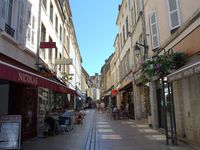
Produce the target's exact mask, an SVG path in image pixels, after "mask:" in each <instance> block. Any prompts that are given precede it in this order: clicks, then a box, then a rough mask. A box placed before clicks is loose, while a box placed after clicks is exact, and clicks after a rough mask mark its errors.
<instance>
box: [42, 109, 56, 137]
mask: <svg viewBox="0 0 200 150" xmlns="http://www.w3.org/2000/svg"><path fill="white" fill-rule="evenodd" d="M44 122H45V123H46V124H48V125H49V127H50V129H49V130H48V134H53V133H54V132H55V131H56V121H55V119H53V118H52V116H51V115H50V113H49V112H48V111H47V112H46V115H45V118H44Z"/></svg>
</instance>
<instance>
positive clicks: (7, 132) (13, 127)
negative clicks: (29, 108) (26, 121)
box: [0, 115, 22, 149]
mask: <svg viewBox="0 0 200 150" xmlns="http://www.w3.org/2000/svg"><path fill="white" fill-rule="evenodd" d="M21 120H22V117H21V116H20V115H2V116H0V149H20V146H21Z"/></svg>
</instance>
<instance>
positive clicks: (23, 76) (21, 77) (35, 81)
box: [18, 72, 38, 85]
mask: <svg viewBox="0 0 200 150" xmlns="http://www.w3.org/2000/svg"><path fill="white" fill-rule="evenodd" d="M18 80H19V81H22V82H24V83H27V84H31V85H37V84H38V78H36V77H33V76H31V75H29V74H26V73H23V72H18Z"/></svg>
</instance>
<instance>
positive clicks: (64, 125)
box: [58, 117, 71, 133]
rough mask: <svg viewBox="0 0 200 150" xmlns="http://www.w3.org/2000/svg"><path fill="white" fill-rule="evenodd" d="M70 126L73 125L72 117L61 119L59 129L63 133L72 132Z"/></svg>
mask: <svg viewBox="0 0 200 150" xmlns="http://www.w3.org/2000/svg"><path fill="white" fill-rule="evenodd" d="M70 125H71V120H70V117H59V123H58V128H59V129H61V130H62V131H63V133H66V132H67V131H70V130H71V129H70Z"/></svg>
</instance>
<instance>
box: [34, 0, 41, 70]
mask: <svg viewBox="0 0 200 150" xmlns="http://www.w3.org/2000/svg"><path fill="white" fill-rule="evenodd" d="M38 8H39V10H38V31H37V33H38V34H37V51H36V64H35V65H36V66H37V69H38V71H39V70H40V68H39V63H40V62H39V61H40V56H39V55H40V43H39V42H40V23H41V0H39V5H38Z"/></svg>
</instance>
